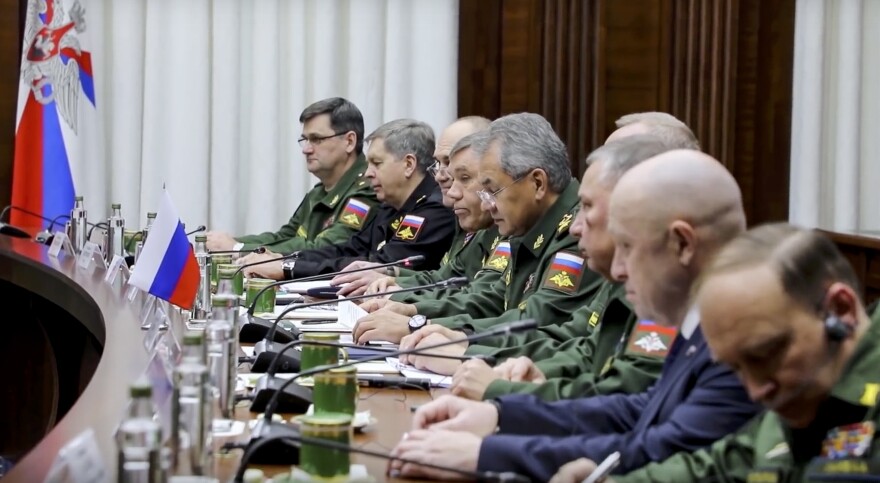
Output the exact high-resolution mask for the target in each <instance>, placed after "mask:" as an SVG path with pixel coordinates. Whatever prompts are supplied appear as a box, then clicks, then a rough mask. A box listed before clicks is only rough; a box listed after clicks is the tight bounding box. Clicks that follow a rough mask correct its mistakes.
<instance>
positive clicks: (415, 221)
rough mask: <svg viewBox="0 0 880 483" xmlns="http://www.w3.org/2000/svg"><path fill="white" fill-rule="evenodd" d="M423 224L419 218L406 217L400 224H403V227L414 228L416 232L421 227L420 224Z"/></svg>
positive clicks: (422, 219)
mask: <svg viewBox="0 0 880 483" xmlns="http://www.w3.org/2000/svg"><path fill="white" fill-rule="evenodd" d="M424 222H425V219H424V218H422V217H421V216H415V215H406V217H405V218H404V219H403V223H402V224H403V226H409V227H412V228H415V229H416V230H417V231H418V229H419V228H421V227H422V223H424Z"/></svg>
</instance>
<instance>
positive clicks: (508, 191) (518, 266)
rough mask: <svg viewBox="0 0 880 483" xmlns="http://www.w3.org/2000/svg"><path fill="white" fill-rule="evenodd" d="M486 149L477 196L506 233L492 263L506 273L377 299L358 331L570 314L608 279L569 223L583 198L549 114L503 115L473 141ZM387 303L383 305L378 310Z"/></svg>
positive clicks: (480, 324)
mask: <svg viewBox="0 0 880 483" xmlns="http://www.w3.org/2000/svg"><path fill="white" fill-rule="evenodd" d="M473 149H474V150H475V151H476V152H477V153H478V155H479V156H480V163H479V164H480V169H479V184H480V185H481V186H482V190H480V191H479V192H478V196H479V197H480V199H481V201H482V205H481V207H482V209H483V210H485V211H487V212H488V213H489V214H490V215H491V216H492V219H493V221H494V222H495V225H496V226H497V227H498V232H499V233H500V235H501V236H507V237H510V238H511V239H510V240H506V241H500V242H499V243H498V244H497V245H496V246H495V249H494V250H493V252H492V253H491V254H490V256H489V257H488V258H487V262H486V263H488V264H491V265H495V266H497V267H499V269H500V271H501V272H502V275H501V277H500V278H499V279H498V280H496V281H495V282H494V283H493V284H492V285H491V286H490V287H487V289H486V290H480V291H473V290H471V291H469V292H467V293H459V294H455V295H451V296H448V297H445V298H443V299H441V300H429V301H424V302H419V303H416V304H401V303H396V302H389V301H387V300H381V301H370V302H367V303H366V304H364V307H365V309H367V310H368V311H374V312H373V313H370V314H369V315H367V316H366V317H363V318H361V319H360V320H359V321H358V323H357V325H356V326H355V329H354V332H353V336H354V337H355V339H356V340H357V341H358V342H359V343H364V342H368V341H371V340H387V341H392V342H400V340H401V339H402V338H403V337H404V336H406V335H408V334H410V333H411V332H414V331H416V330H418V329H420V328H421V327H423V326H425V325H426V324H428V323H433V324H441V325H443V326H445V327H449V328H452V329H460V330H464V331H465V332H468V331H476V330H481V329H484V328H487V327H489V326H492V325H495V324H499V323H504V322H509V321H513V320H519V319H528V318H534V319H536V320H539V321H541V322H542V323H545V324H553V323H558V322H561V321H564V320H567V319H568V317H569V314H570V313H571V312H573V311H574V310H575V309H576V308H577V307H579V306H580V305H582V304H583V303H584V302H585V301H586V300H587V299H588V298H589V297H590V296H591V295H592V294H593V292H594V291H595V290H597V289H598V287H599V286H600V285H601V277H600V276H599V275H598V274H596V273H595V272H593V271H591V270H589V269H588V268H587V267H586V262H585V260H584V259H583V257H581V256H580V254H579V253H578V250H577V240H575V239H574V237H572V236H571V235H570V234H569V233H568V228H569V226H570V225H571V222H572V221H573V219H574V213H575V211H576V209H577V206H578V204H579V200H578V196H577V191H578V186H579V185H578V182H577V180H576V179H574V177H572V175H571V167H570V165H569V162H568V154H567V152H566V149H565V145H564V144H563V143H562V141H561V140H560V139H559V137H558V136H557V135H556V133H555V132H554V131H553V127H552V126H551V125H550V123H549V122H547V120H546V119H544V118H543V117H541V116H540V115H537V114H532V113H519V114H511V115H508V116H504V117H502V118H499V119H496V120H495V121H493V122H492V124H490V126H489V135H488V136H487V138H486V139H485V140H483V141H482V142H480V143H479V144H478V145H477V146H474V148H473ZM383 305H384V308H381V309H379V310H376V309H377V308H379V307H381V306H383Z"/></svg>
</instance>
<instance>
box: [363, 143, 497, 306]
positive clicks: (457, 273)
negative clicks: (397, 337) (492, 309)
mask: <svg viewBox="0 0 880 483" xmlns="http://www.w3.org/2000/svg"><path fill="white" fill-rule="evenodd" d="M486 135H487V133H486V132H485V131H481V132H477V133H474V134H471V135H468V136H465V137H464V138H462V139H461V140H460V141H459V142H458V143H456V144H455V146H454V147H453V148H452V151H451V152H450V156H449V158H450V161H449V164H448V170H449V173H450V179H452V184H451V185H450V187H449V190H448V192H447V194H446V198H447V199H448V200H449V201H450V205H449V206H450V207H451V208H452V210H453V212H454V213H455V215H456V217H457V219H458V226H459V234H464V236H457V237H456V238H455V239H454V240H453V244H452V248H450V249H449V251H448V252H446V255H444V256H443V260H442V261H441V262H440V263H441V266H440V268H439V269H437V270H430V271H425V272H415V271H412V270H407V269H401V270H400V272H401V274H404V276H397V277H383V278H380V279H378V280H376V281H374V282H373V283H372V284H371V285H370V287H369V288H368V289H367V293H379V292H385V291H389V290H394V289H395V288H396V287H400V288H406V287H416V286H419V285H427V284H431V283H434V282H439V281H441V280H447V279H449V278H452V277H467V278H468V279H470V280H476V279H477V278H480V277H484V276H495V277H497V276H499V275H500V273H499V272H498V271H495V270H483V265H484V261H485V260H486V257H488V255H489V254H490V253H491V252H492V250H493V249H494V248H495V246H494V245H495V244H496V243H497V241H496V240H498V239H499V234H498V229H497V228H496V227H495V224H494V223H493V222H492V216H491V215H490V214H489V213H488V212H486V211H483V210H482V209H481V208H480V204H481V201H480V197H479V196H478V195H477V190H478V188H479V186H478V181H477V180H478V173H477V171H478V168H479V158H478V157H477V156H476V154H475V152H474V150H473V149H472V146H473V144H474V142H476V141H478V139H479V138H480V137H484V136H486ZM465 290H467V287H465ZM446 295H447V294H446V293H444V291H442V290H427V291H422V292H417V293H412V292H405V293H400V294H395V295H393V296H392V297H391V300H396V301H398V302H403V303H415V302H417V301H419V300H427V299H437V298H442V297H445V296H446Z"/></svg>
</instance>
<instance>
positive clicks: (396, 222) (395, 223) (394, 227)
mask: <svg viewBox="0 0 880 483" xmlns="http://www.w3.org/2000/svg"><path fill="white" fill-rule="evenodd" d="M401 221H403V217H402V216H401V217H398V218H397V219H396V220H394V221H392V222H391V229H392V230H394V231H397V228H398V227H400V222H401Z"/></svg>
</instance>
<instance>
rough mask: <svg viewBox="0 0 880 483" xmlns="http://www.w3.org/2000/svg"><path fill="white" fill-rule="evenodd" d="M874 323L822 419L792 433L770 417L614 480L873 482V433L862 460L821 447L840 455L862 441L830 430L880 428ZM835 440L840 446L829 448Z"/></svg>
mask: <svg viewBox="0 0 880 483" xmlns="http://www.w3.org/2000/svg"><path fill="white" fill-rule="evenodd" d="M871 319H872V321H871V327H869V328H868V331H867V332H866V333H865V335H864V337H863V338H862V340H861V341H859V344H858V346H857V348H856V351H855V353H854V355H853V358H852V359H851V360H850V362H849V364H848V365H847V367H846V368H845V369H844V371H843V373H842V374H843V376H842V378H841V379H840V381H838V383H837V384H835V385H834V387H833V388H832V390H831V397H829V398H828V400H826V401H825V403H823V406H821V407H820V408H819V411H818V415H819V416H818V417H817V419H816V420H815V421H813V423H811V424H810V426H809V427H808V428H806V429H801V430H792V429H790V428H788V427H786V425H785V423H784V422H783V421H782V420H780V419H779V417H778V416H777V415H776V413H773V412H766V413H764V414H763V415H761V416H758V417H757V418H755V419H754V420H753V421H751V422H750V423H749V424H747V425H746V426H745V427H744V428H743V429H741V430H740V431H738V432H737V433H734V434H732V435H730V436H728V437H726V438H724V439H722V440H720V441H717V442H715V444H713V445H712V446H710V447H709V448H707V449H703V450H699V451H696V452H693V453H678V454H676V455H673V456H672V457H670V458H668V459H667V460H665V461H662V462H660V463H651V464H650V465H648V466H645V467H644V468H641V469H639V470H636V471H633V472H631V473H629V474H626V475H623V476H620V477H614V479H615V481H617V482H619V483H636V482H648V481H651V482H670V483H671V482H676V483H678V482H688V481H693V482H697V481H718V482H745V481H760V482H766V483H773V482H779V483H789V482H801V481H856V480H857V479H858V477H859V476H864V472H867V473H869V474H873V475H874V476H875V477H876V475H878V474H880V441H878V437H877V433H876V432H874V433H873V435H872V436H867V439H866V441H863V442H864V443H865V444H866V447H865V448H863V449H864V450H865V453H864V455H863V456H862V457H860V458H856V457H843V458H842V459H838V460H822V459H820V458H818V456H819V454H820V450H821V448H822V447H823V446H826V445H827V446H828V447H835V446H836V447H837V448H838V450H840V449H843V448H846V447H854V446H857V444H856V443H855V441H857V440H858V439H857V438H853V437H849V438H842V441H841V439H837V438H829V437H828V436H829V430H833V428H835V427H839V426H843V425H848V424H853V423H860V422H861V423H868V424H873V426H874V428H880V407H878V404H877V403H878V401H877V396H878V394H880V311H878V310H875V312H874V314H873V316H872V317H871ZM832 421H833V422H832ZM864 427H865V425H864V424H859V429H857V430H854V431H855V432H858V433H861V434H863V433H862V430H863V428H864ZM847 433H848V432H846V431H843V432H838V434H843V435H846V434H847ZM849 434H854V433H853V432H849ZM823 439H824V441H823ZM835 441H837V442H838V444H832V443H834V442H835ZM867 445H870V446H867Z"/></svg>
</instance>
